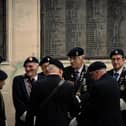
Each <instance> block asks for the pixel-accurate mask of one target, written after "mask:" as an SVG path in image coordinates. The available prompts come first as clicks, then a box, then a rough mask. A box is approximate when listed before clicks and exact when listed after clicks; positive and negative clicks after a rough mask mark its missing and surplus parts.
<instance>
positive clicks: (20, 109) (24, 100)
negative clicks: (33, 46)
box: [12, 56, 42, 126]
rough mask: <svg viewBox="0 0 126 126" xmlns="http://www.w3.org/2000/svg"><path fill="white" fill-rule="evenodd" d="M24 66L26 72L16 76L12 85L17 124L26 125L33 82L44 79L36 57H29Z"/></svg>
mask: <svg viewBox="0 0 126 126" xmlns="http://www.w3.org/2000/svg"><path fill="white" fill-rule="evenodd" d="M23 66H24V70H25V73H24V74H22V75H18V76H15V77H14V79H13V86H12V94H13V103H14V107H15V110H16V115H15V118H16V121H15V126H26V120H25V118H26V114H27V111H28V109H29V99H30V92H31V88H32V84H33V82H34V81H37V80H40V79H42V77H41V75H38V74H37V71H38V68H39V61H38V59H37V58H36V57H33V56H29V57H27V58H26V59H25V61H24V64H23Z"/></svg>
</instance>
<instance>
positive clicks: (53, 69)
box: [27, 59, 79, 126]
mask: <svg viewBox="0 0 126 126" xmlns="http://www.w3.org/2000/svg"><path fill="white" fill-rule="evenodd" d="M63 69H64V66H63V64H62V63H61V62H60V61H59V60H57V59H51V60H50V62H49V65H48V66H47V70H48V75H47V76H46V78H45V79H42V80H40V81H37V82H36V84H34V86H33V88H32V91H31V101H30V103H31V110H30V111H29V114H28V115H29V116H28V119H27V120H28V126H33V124H31V122H32V121H31V120H32V118H33V117H32V116H33V115H36V123H35V126H68V121H69V118H68V115H67V112H70V113H71V114H75V113H77V112H78V110H79V104H78V101H77V99H76V98H75V96H74V95H73V85H72V84H71V83H70V82H68V81H65V82H64V83H63V84H62V86H60V87H59V82H61V81H62V80H63ZM56 87H59V88H58V90H57V91H56V92H55V93H54V94H53V95H52V92H53V91H55V90H56ZM50 95H51V96H50ZM48 96H50V97H51V98H48ZM45 99H46V100H47V102H46V104H44V103H45ZM43 104H44V105H43ZM41 106H43V107H41ZM30 115H31V116H30Z"/></svg>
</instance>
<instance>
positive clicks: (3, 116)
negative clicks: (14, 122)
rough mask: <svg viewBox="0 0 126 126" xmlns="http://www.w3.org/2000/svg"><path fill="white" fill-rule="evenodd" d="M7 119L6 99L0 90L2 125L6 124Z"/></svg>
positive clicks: (0, 125) (0, 121)
mask: <svg viewBox="0 0 126 126" xmlns="http://www.w3.org/2000/svg"><path fill="white" fill-rule="evenodd" d="M5 120H6V116H5V107H4V100H3V96H2V94H1V92H0V126H6V123H5Z"/></svg>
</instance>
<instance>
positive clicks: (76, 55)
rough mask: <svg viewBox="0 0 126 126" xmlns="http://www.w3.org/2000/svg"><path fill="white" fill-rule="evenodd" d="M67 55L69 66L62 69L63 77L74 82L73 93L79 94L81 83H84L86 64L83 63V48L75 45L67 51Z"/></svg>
mask: <svg viewBox="0 0 126 126" xmlns="http://www.w3.org/2000/svg"><path fill="white" fill-rule="evenodd" d="M67 56H68V57H69V61H70V66H68V67H66V68H65V69H64V78H65V80H70V81H72V82H73V83H74V88H75V94H77V95H80V89H81V85H82V84H85V78H86V72H87V66H86V65H85V63H84V50H83V49H82V48H80V47H75V48H73V49H71V50H70V51H69V52H68V54H67Z"/></svg>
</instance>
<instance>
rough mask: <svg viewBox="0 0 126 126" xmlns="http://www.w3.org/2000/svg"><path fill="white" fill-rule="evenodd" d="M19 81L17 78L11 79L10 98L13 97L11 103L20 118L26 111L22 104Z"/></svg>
mask: <svg viewBox="0 0 126 126" xmlns="http://www.w3.org/2000/svg"><path fill="white" fill-rule="evenodd" d="M20 83H21V81H20V79H19V78H18V77H15V78H14V79H13V85H12V96H13V103H14V106H15V109H16V111H17V112H18V113H19V115H20V116H21V115H22V114H23V113H24V112H25V111H26V110H27V106H26V105H25V103H24V102H23V101H24V100H23V97H22V93H21V90H22V89H21V87H20Z"/></svg>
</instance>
